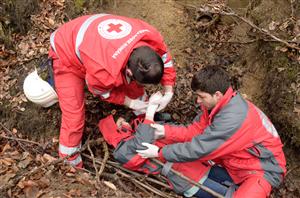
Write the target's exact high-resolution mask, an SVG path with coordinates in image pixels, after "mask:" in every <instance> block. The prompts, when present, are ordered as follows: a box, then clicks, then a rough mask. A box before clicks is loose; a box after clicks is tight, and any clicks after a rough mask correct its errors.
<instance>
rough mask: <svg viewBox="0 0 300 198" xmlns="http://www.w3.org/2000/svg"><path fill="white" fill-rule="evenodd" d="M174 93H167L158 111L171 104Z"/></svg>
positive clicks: (161, 100)
mask: <svg viewBox="0 0 300 198" xmlns="http://www.w3.org/2000/svg"><path fill="white" fill-rule="evenodd" d="M173 95H174V93H173V92H166V93H165V94H164V96H163V97H162V98H161V99H160V101H159V103H158V104H159V107H158V109H157V110H156V111H161V110H163V109H164V108H166V106H167V105H168V104H169V102H170V101H171V100H172V97H173Z"/></svg>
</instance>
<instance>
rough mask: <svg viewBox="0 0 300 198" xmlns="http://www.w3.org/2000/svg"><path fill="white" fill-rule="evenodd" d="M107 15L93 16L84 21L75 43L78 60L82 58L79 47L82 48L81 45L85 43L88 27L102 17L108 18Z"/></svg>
mask: <svg viewBox="0 0 300 198" xmlns="http://www.w3.org/2000/svg"><path fill="white" fill-rule="evenodd" d="M106 15H107V14H96V15H93V16H91V17H89V18H88V19H86V20H85V21H84V23H83V24H82V25H81V27H80V29H79V31H78V34H77V36H76V43H75V53H76V55H77V57H78V59H79V60H80V61H82V60H81V57H80V52H79V47H80V44H81V43H82V41H83V38H84V34H85V32H86V30H87V29H88V27H89V26H90V24H91V23H92V22H93V21H95V20H96V19H98V18H100V17H103V16H106Z"/></svg>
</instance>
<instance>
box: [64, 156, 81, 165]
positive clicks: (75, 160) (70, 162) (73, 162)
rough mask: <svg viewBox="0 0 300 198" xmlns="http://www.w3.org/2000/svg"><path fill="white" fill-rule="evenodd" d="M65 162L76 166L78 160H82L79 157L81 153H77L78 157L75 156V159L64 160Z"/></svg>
mask: <svg viewBox="0 0 300 198" xmlns="http://www.w3.org/2000/svg"><path fill="white" fill-rule="evenodd" d="M65 162H66V163H69V164H71V165H72V166H77V165H78V164H79V163H80V162H82V158H81V155H78V157H76V159H74V160H66V161H65Z"/></svg>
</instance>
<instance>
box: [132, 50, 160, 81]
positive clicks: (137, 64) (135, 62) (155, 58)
mask: <svg viewBox="0 0 300 198" xmlns="http://www.w3.org/2000/svg"><path fill="white" fill-rule="evenodd" d="M128 68H129V69H130V70H131V72H132V74H133V78H134V79H135V80H136V81H138V82H139V83H143V84H158V83H159V82H160V80H161V78H162V76H163V73H164V63H163V61H162V59H161V57H160V56H159V55H158V54H157V53H156V52H155V51H154V50H152V49H151V48H150V47H147V46H142V47H138V48H136V49H134V50H133V52H132V53H131V54H130V57H129V59H128Z"/></svg>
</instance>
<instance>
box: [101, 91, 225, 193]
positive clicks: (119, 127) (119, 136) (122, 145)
mask: <svg viewBox="0 0 300 198" xmlns="http://www.w3.org/2000/svg"><path fill="white" fill-rule="evenodd" d="M159 94H160V92H157V93H155V94H154V95H152V96H151V97H150V99H149V105H148V107H147V112H146V117H145V119H144V118H141V117H140V116H139V117H138V118H136V119H134V120H132V121H131V124H129V123H128V122H126V120H125V119H124V118H122V117H120V118H119V119H118V120H117V121H116V122H115V121H114V118H113V116H112V115H110V116H108V117H106V118H104V119H101V120H100V122H99V129H100V132H101V133H102V135H103V138H104V139H105V140H106V142H107V143H108V144H110V145H112V146H113V147H114V152H113V156H114V158H115V159H116V160H117V161H118V162H120V163H121V164H122V166H123V167H125V168H127V169H130V170H134V171H139V172H143V173H146V174H162V175H164V176H166V177H167V179H168V183H169V184H170V187H171V188H172V189H173V190H174V191H175V192H176V193H178V194H183V195H185V196H187V197H190V196H194V195H195V194H196V193H197V191H199V188H198V187H196V186H195V185H193V184H191V183H190V182H189V181H187V180H185V179H184V178H182V177H179V176H178V175H176V174H175V173H174V172H172V171H171V169H173V170H175V171H177V172H180V173H181V174H182V175H184V176H186V177H188V178H189V179H191V180H193V181H195V182H199V184H203V183H205V184H207V183H209V186H211V187H212V190H213V191H215V192H217V193H219V194H225V193H226V191H227V189H228V187H226V186H224V185H222V184H216V182H214V181H212V180H210V179H208V175H209V172H210V174H211V172H213V171H210V168H211V164H209V163H208V162H204V161H202V160H200V159H199V160H195V161H192V162H185V163H170V162H166V163H164V165H163V166H162V165H160V164H157V163H156V162H154V161H152V160H150V159H146V158H142V157H141V156H139V155H138V154H137V152H136V150H137V149H143V148H144V146H143V145H142V143H143V142H147V143H153V144H155V145H157V146H158V147H163V146H165V145H167V144H172V143H174V141H172V140H165V139H163V138H162V139H159V140H155V137H154V129H153V128H152V127H151V126H150V124H151V123H153V117H154V113H155V111H156V108H157V107H158V105H156V104H155V102H154V100H156V99H158V100H160V98H161V97H160V96H161V94H160V96H159ZM157 97H158V98H157ZM155 98H156V99H155ZM153 99H154V100H153ZM161 121H162V120H161ZM228 182H229V183H230V181H228ZM205 195H207V196H210V194H209V193H208V192H205Z"/></svg>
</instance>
